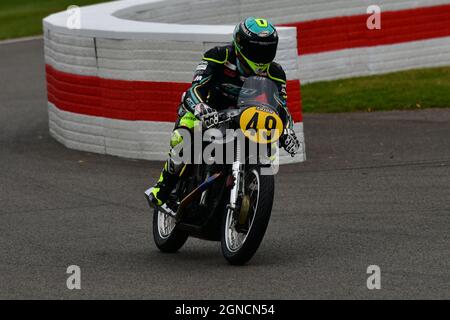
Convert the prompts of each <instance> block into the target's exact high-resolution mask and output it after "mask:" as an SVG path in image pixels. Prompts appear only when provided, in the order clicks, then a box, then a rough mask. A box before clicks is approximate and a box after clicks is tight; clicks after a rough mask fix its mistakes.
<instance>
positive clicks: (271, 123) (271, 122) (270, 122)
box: [264, 116, 277, 136]
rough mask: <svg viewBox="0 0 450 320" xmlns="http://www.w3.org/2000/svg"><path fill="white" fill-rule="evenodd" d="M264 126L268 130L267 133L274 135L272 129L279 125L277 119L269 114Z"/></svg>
mask: <svg viewBox="0 0 450 320" xmlns="http://www.w3.org/2000/svg"><path fill="white" fill-rule="evenodd" d="M264 127H265V128H266V130H267V135H268V136H271V135H272V130H274V129H276V127H277V119H275V118H274V117H272V116H267V117H266V122H265V124H264Z"/></svg>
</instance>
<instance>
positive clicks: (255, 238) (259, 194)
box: [221, 167, 275, 265]
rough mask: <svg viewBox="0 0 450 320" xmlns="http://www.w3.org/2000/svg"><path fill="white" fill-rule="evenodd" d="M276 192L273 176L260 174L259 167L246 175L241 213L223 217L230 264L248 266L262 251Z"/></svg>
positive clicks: (224, 242)
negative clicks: (256, 253) (257, 253)
mask: <svg viewBox="0 0 450 320" xmlns="http://www.w3.org/2000/svg"><path fill="white" fill-rule="evenodd" d="M274 189H275V183H274V177H273V175H260V170H259V168H258V167H252V168H250V169H249V170H248V171H247V172H246V175H245V180H244V198H243V201H242V204H241V209H240V211H239V213H234V212H233V211H232V210H230V209H226V212H225V214H224V217H223V223H222V239H221V242H222V253H223V255H224V257H225V259H226V260H227V261H228V262H229V263H230V264H233V265H242V264H245V263H246V262H247V261H249V260H250V259H251V258H252V257H253V255H254V254H255V252H256V250H258V247H259V245H260V244H261V241H262V239H263V238H264V234H265V232H266V229H267V225H268V224H269V220H270V214H271V212H272V205H273V196H274Z"/></svg>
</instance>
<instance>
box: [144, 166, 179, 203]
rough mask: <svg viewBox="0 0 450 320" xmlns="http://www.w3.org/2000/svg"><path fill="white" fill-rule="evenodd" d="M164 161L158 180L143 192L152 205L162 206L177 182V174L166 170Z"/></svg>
mask: <svg viewBox="0 0 450 320" xmlns="http://www.w3.org/2000/svg"><path fill="white" fill-rule="evenodd" d="M169 161H170V160H168V161H166V163H165V164H164V168H163V170H162V172H161V175H160V176H159V180H158V182H157V183H156V184H155V186H154V187H152V188H150V189H148V190H147V191H146V192H145V194H146V195H147V196H148V199H149V201H150V202H151V203H152V204H153V205H154V206H158V207H159V206H162V205H163V204H165V203H166V202H167V200H168V199H169V195H170V193H171V192H172V190H173V188H174V187H175V185H176V184H177V181H178V174H176V172H173V173H172V172H169V170H168V162H169Z"/></svg>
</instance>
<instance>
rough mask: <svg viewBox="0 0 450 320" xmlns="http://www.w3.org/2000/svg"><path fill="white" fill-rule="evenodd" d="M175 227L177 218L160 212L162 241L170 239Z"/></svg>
mask: <svg viewBox="0 0 450 320" xmlns="http://www.w3.org/2000/svg"><path fill="white" fill-rule="evenodd" d="M175 226H176V221H175V218H173V217H171V216H169V215H168V214H165V213H163V212H161V211H159V210H158V233H159V236H160V237H161V238H162V239H167V238H169V237H170V235H171V234H172V232H173V230H174V229H175Z"/></svg>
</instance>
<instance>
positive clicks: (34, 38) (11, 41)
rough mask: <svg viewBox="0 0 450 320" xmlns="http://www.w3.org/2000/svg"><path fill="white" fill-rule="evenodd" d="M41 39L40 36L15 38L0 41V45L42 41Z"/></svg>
mask: <svg viewBox="0 0 450 320" xmlns="http://www.w3.org/2000/svg"><path fill="white" fill-rule="evenodd" d="M42 39H43V36H42V35H40V36H33V37H23V38H16V39H8V40H0V45H2V44H12V43H19V42H27V41H34V40H42Z"/></svg>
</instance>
